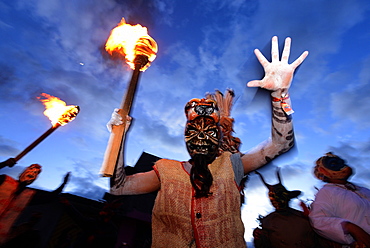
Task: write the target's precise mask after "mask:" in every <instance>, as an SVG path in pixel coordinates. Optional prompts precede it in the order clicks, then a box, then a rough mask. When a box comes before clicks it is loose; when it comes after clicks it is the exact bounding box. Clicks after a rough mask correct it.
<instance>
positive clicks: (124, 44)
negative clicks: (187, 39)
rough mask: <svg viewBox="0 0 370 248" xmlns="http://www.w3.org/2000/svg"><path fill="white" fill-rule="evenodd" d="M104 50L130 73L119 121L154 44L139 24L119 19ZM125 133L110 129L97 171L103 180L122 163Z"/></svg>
mask: <svg viewBox="0 0 370 248" xmlns="http://www.w3.org/2000/svg"><path fill="white" fill-rule="evenodd" d="M105 49H106V50H107V52H108V53H110V54H111V55H117V54H118V56H119V57H120V58H122V59H123V58H124V59H125V61H126V63H127V64H128V65H129V66H130V68H131V69H132V70H133V73H132V77H131V81H130V83H129V85H128V88H127V91H126V94H125V95H124V97H123V99H122V103H121V105H120V111H119V112H118V113H119V114H120V115H121V116H122V119H123V120H126V116H127V115H129V113H130V109H131V105H132V102H133V99H134V95H135V91H136V86H137V84H138V81H139V76H140V72H142V71H145V70H146V69H147V68H148V67H149V66H150V63H151V62H152V61H153V60H154V59H155V57H156V54H157V50H158V47H157V43H156V42H155V40H154V39H153V38H152V37H150V36H149V35H148V32H147V28H146V27H142V26H141V25H140V24H136V25H134V26H132V25H130V24H127V23H126V22H125V19H124V18H122V20H121V22H120V23H119V24H118V25H117V27H115V28H114V29H113V30H112V31H111V33H110V36H109V38H108V40H107V42H106V44H105ZM125 131H126V130H125V125H119V126H113V127H112V132H111V135H110V137H109V141H108V145H107V148H106V151H105V155H104V161H103V164H102V167H101V169H100V174H101V175H102V176H104V177H112V176H113V173H114V171H115V169H116V167H117V163H118V161H119V160H123V158H122V157H120V156H119V152H120V150H121V148H123V147H124V140H125V133H126V132H125Z"/></svg>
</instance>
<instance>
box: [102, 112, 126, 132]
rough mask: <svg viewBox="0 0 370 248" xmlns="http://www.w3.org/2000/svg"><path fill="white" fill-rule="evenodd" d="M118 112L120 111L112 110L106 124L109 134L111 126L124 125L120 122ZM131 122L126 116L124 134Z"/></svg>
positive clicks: (120, 117)
mask: <svg viewBox="0 0 370 248" xmlns="http://www.w3.org/2000/svg"><path fill="white" fill-rule="evenodd" d="M119 111H120V109H118V108H116V109H114V111H113V113H112V117H111V119H110V120H109V121H108V123H107V128H108V131H109V132H112V128H113V125H115V126H119V125H122V124H124V122H123V121H122V116H121V115H120V114H119V113H118V112H119ZM131 120H132V118H131V117H130V116H126V123H125V125H126V126H125V132H127V130H128V128H129V127H130V125H131Z"/></svg>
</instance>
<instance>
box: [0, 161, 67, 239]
mask: <svg viewBox="0 0 370 248" xmlns="http://www.w3.org/2000/svg"><path fill="white" fill-rule="evenodd" d="M40 173H41V165H39V164H32V165H30V166H28V167H27V168H26V169H25V170H24V171H23V172H22V173H21V174H20V175H19V179H18V180H15V179H14V178H12V177H10V176H7V175H0V245H1V244H4V243H5V242H6V241H9V240H10V239H12V238H13V239H15V238H17V237H16V236H17V235H18V234H17V235H16V234H15V233H17V229H16V228H15V227H13V224H14V223H15V222H16V220H17V218H18V217H19V216H20V215H21V213H22V211H23V210H24V209H25V208H26V207H27V206H29V205H36V204H46V203H48V202H51V201H53V200H55V199H56V198H55V197H56V196H57V195H58V194H59V193H61V192H62V190H63V188H64V186H65V185H66V184H67V182H68V178H69V173H67V174H66V176H65V177H64V181H63V183H62V184H61V185H60V186H59V187H58V188H57V189H56V190H54V191H53V192H51V193H50V194H48V195H44V194H41V193H40V194H39V193H38V192H37V191H35V190H33V189H30V188H28V187H27V186H28V185H30V184H32V183H33V182H34V181H35V180H36V179H37V177H38V175H39V174H40ZM12 227H13V229H12Z"/></svg>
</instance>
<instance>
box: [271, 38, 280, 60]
mask: <svg viewBox="0 0 370 248" xmlns="http://www.w3.org/2000/svg"><path fill="white" fill-rule="evenodd" d="M271 60H272V62H276V61H279V44H278V37H277V36H274V37H272V40H271Z"/></svg>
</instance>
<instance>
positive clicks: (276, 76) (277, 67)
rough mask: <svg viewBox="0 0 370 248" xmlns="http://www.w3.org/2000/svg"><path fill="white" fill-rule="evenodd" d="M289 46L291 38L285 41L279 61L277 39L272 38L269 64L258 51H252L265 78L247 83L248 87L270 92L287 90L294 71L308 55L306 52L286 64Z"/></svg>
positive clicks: (275, 37)
mask: <svg viewBox="0 0 370 248" xmlns="http://www.w3.org/2000/svg"><path fill="white" fill-rule="evenodd" d="M290 44H291V38H289V37H288V38H286V39H285V45H284V50H283V53H282V56H281V60H280V59H279V47H278V37H277V36H274V37H272V44H271V58H272V61H271V62H269V61H268V60H267V59H266V58H265V56H263V54H262V53H261V52H260V50H258V49H255V50H254V53H255V54H256V57H257V59H258V61H259V62H260V63H261V65H262V67H263V69H264V70H265V76H264V78H263V79H261V80H252V81H250V82H248V84H247V85H248V87H261V88H264V89H267V90H271V91H276V90H279V89H283V90H284V89H289V87H290V84H291V82H292V79H293V74H294V71H295V69H296V68H297V67H298V66H299V65H300V64H301V63H302V62H303V61H304V60H305V58H306V57H307V55H308V51H305V52H303V53H302V54H301V56H299V58H298V59H296V60H295V61H294V62H293V63H291V64H288V60H289V55H290Z"/></svg>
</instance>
